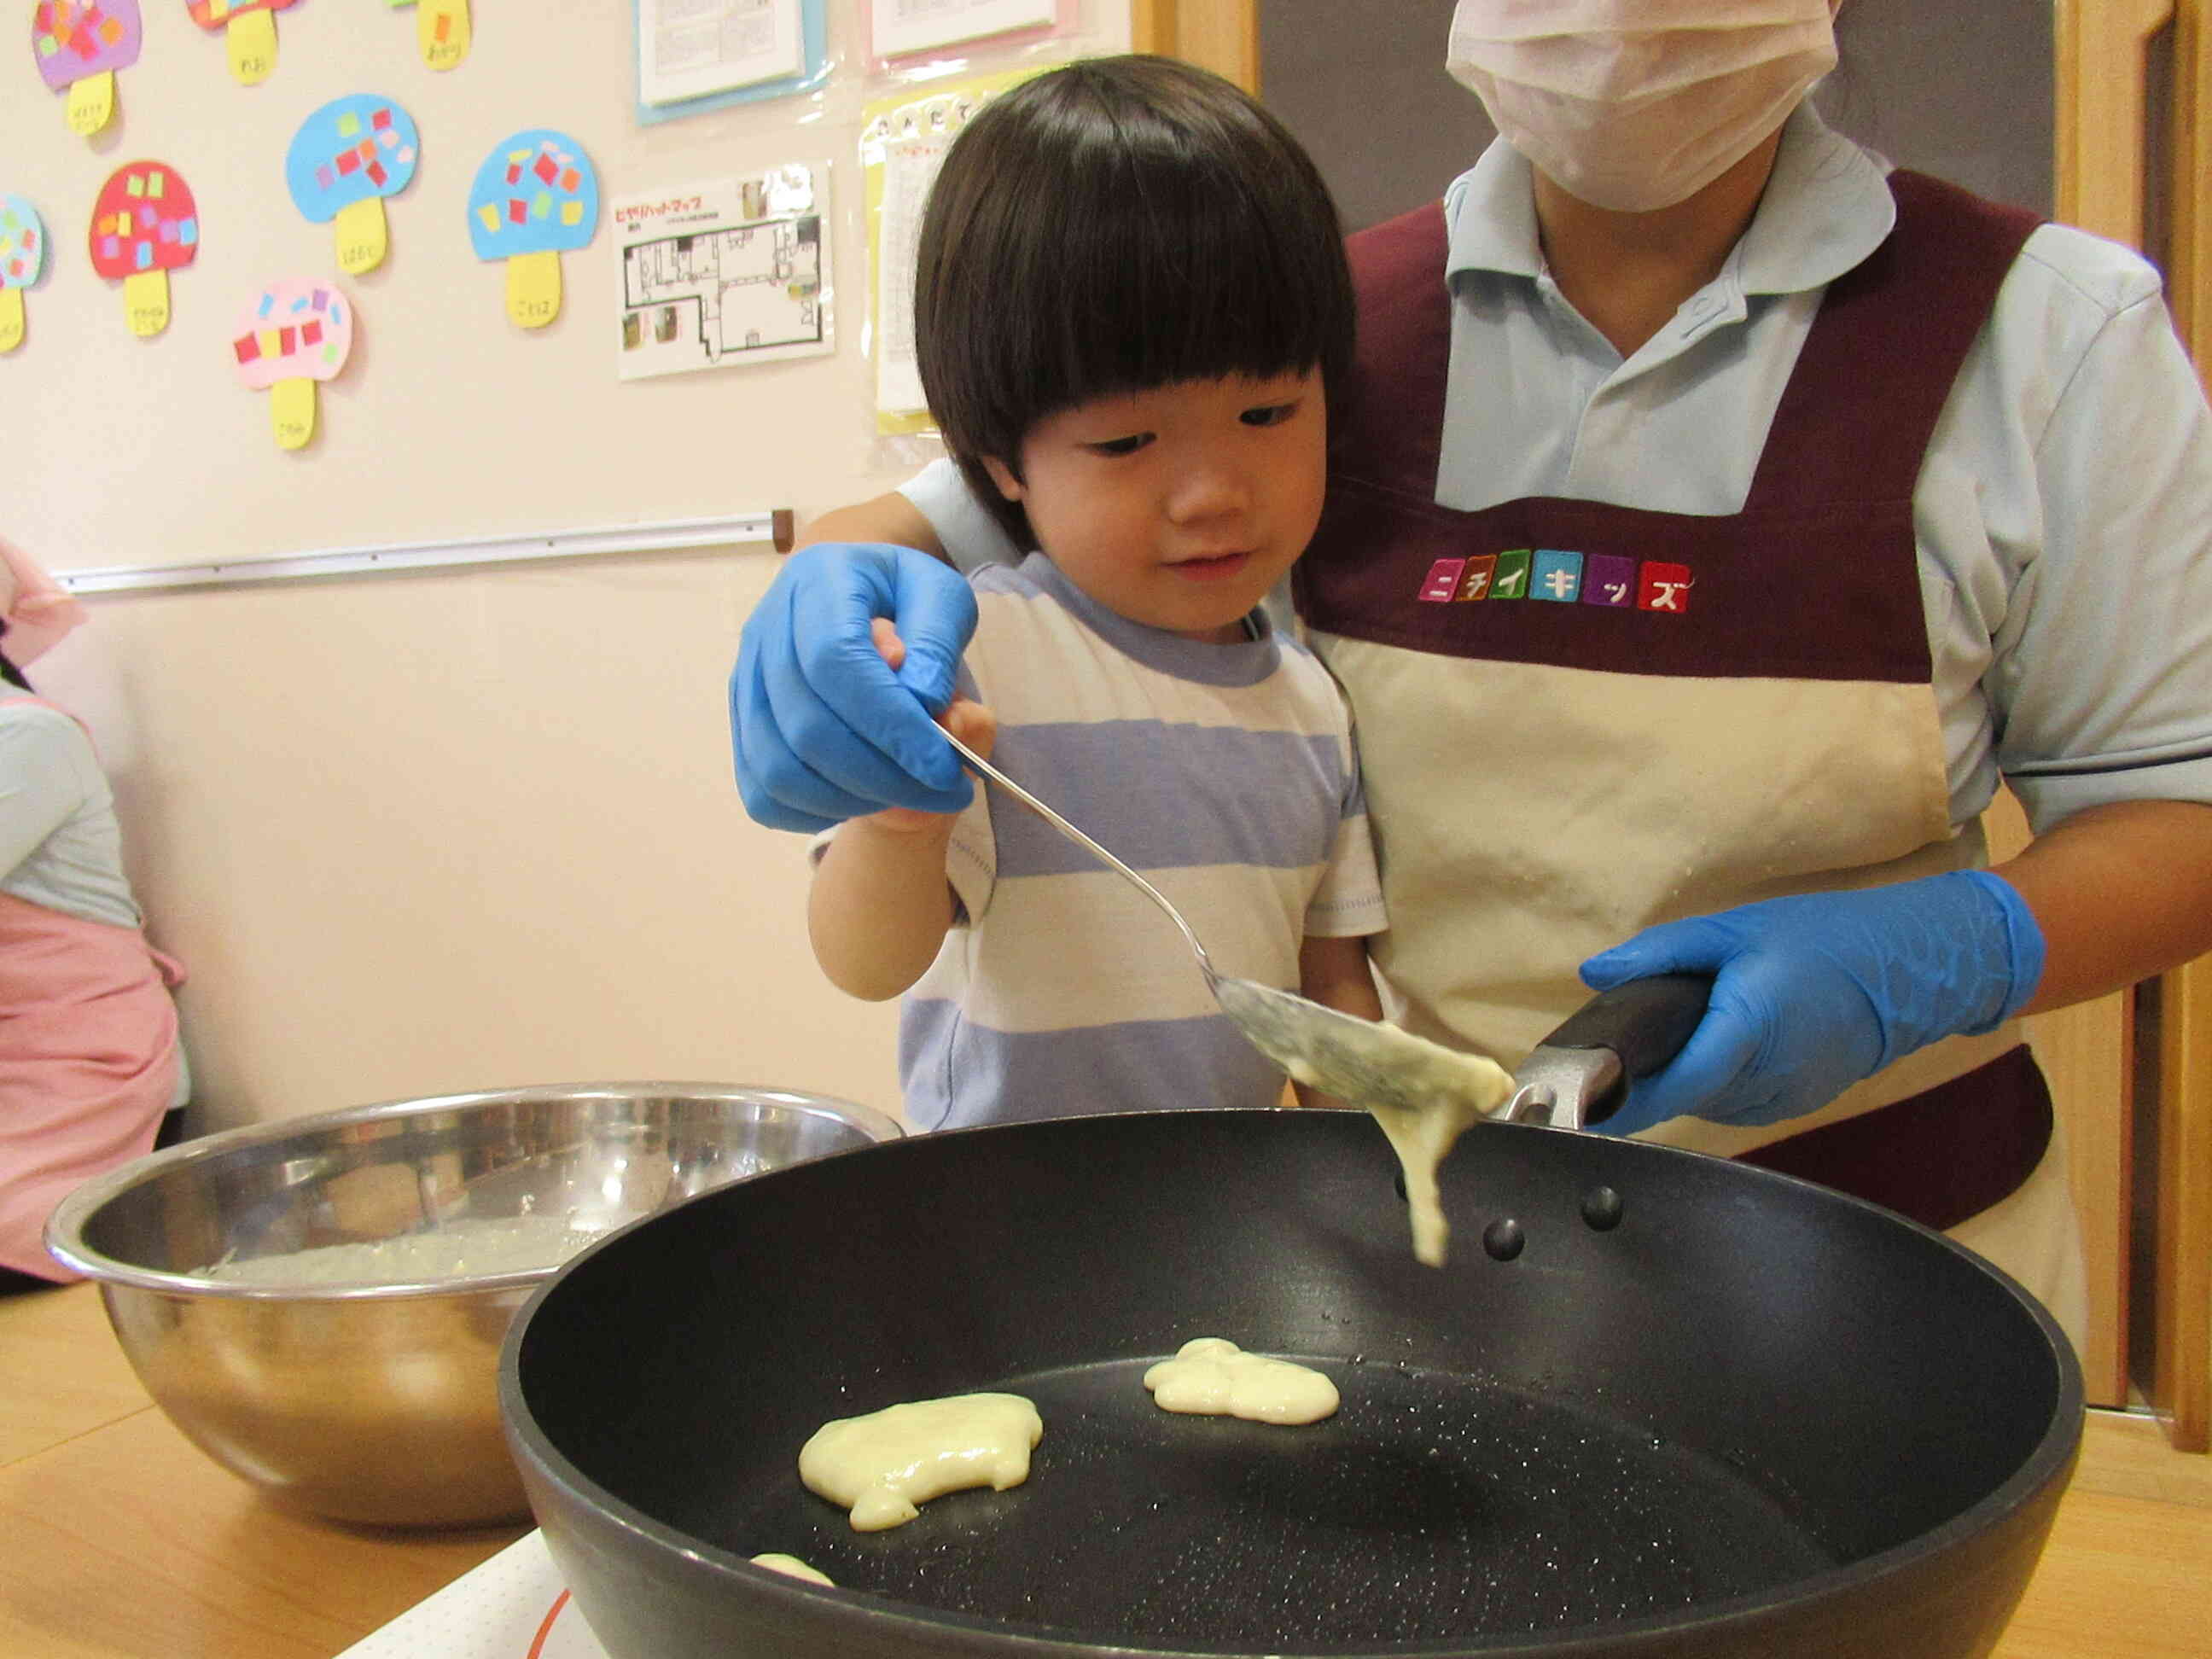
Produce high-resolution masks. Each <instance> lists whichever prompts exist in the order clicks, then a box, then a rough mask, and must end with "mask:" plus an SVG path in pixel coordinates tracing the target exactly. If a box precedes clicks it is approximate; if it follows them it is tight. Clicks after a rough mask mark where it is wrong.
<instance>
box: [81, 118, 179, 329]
mask: <svg viewBox="0 0 2212 1659" xmlns="http://www.w3.org/2000/svg"><path fill="white" fill-rule="evenodd" d="M91 240H92V268H93V269H94V270H96V271H98V272H99V273H100V275H101V276H105V277H106V278H107V279H108V281H110V282H114V281H116V280H117V279H118V278H120V279H121V281H122V283H123V310H124V314H125V316H126V317H127V318H128V319H130V323H131V332H132V333H133V334H136V335H137V336H138V337H140V338H141V339H145V338H149V337H151V336H153V335H156V334H159V333H160V332H161V331H162V330H163V329H165V328H167V326H168V325H169V273H170V272H171V271H173V270H180V269H182V268H183V267H184V266H185V265H188V264H191V262H192V260H193V258H194V257H195V256H196V255H197V253H198V252H199V251H200V219H199V210H198V209H197V207H195V206H194V205H193V204H192V192H191V190H190V189H189V188H188V187H187V186H186V185H185V181H184V179H183V178H182V177H180V176H179V173H177V170H176V169H175V168H174V167H168V166H167V165H165V164H164V163H162V162H160V161H128V162H125V164H124V165H123V166H121V167H118V168H116V169H115V171H114V172H112V173H109V174H108V175H107V182H106V184H105V185H101V186H100V200H99V201H98V202H97V203H96V204H94V207H93V210H92V239H91Z"/></svg>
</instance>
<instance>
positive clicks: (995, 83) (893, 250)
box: [860, 64, 1049, 433]
mask: <svg viewBox="0 0 2212 1659" xmlns="http://www.w3.org/2000/svg"><path fill="white" fill-rule="evenodd" d="M1048 67H1049V66H1048V65H1047V64H1024V66H1022V67H1021V68H1019V69H1013V70H1001V71H1000V72H999V73H997V74H994V75H982V76H975V77H973V78H972V79H969V80H964V81H958V82H952V83H951V84H949V85H940V86H935V87H933V88H929V89H927V90H926V91H924V92H921V93H920V94H913V93H908V94H902V95H899V96H895V97H892V98H890V99H886V100H883V101H881V102H878V103H874V104H870V105H868V106H866V107H865V108H864V109H863V110H862V111H861V125H860V168H861V176H862V178H863V179H864V180H865V183H866V196H867V222H868V316H869V320H870V325H871V328H870V336H869V342H868V344H869V349H871V350H872V352H873V353H874V355H875V360H876V430H877V431H878V432H884V433H905V432H927V431H928V430H930V429H931V422H930V418H929V408H928V400H927V398H924V397H923V395H922V391H921V368H920V366H919V364H918V363H917V362H916V359H915V341H914V272H915V255H916V252H917V251H918V246H919V244H920V242H921V214H922V209H923V207H924V206H925V205H926V204H927V203H928V200H929V187H930V185H933V183H935V182H936V179H937V169H938V168H939V167H941V166H943V165H944V162H945V151H946V150H948V149H951V146H952V141H953V139H954V138H955V137H957V136H958V135H959V132H960V129H961V128H963V127H964V126H966V125H968V119H969V117H970V116H972V115H973V114H974V113H975V111H976V110H977V109H978V108H980V107H981V106H982V104H983V103H984V101H985V100H987V99H989V98H990V97H991V96H992V95H993V94H995V93H998V92H1000V91H1003V90H1004V89H1005V88H1007V87H1010V86H1012V85H1015V84H1016V83H1017V82H1022V81H1025V80H1027V79H1028V78H1029V77H1030V76H1032V75H1036V74H1037V73H1039V72H1040V71H1042V70H1044V69H1046V68H1048Z"/></svg>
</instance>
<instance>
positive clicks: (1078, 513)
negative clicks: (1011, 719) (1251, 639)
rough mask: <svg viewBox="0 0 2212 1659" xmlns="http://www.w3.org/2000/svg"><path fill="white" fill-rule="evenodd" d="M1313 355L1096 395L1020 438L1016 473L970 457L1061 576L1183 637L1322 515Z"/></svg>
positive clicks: (1206, 632)
mask: <svg viewBox="0 0 2212 1659" xmlns="http://www.w3.org/2000/svg"><path fill="white" fill-rule="evenodd" d="M1327 437H1328V417H1327V414H1326V411H1325V410H1324V408H1323V406H1322V381H1321V374H1320V373H1319V371H1317V370H1316V371H1314V372H1311V373H1308V374H1283V375H1278V376H1276V377H1275V378H1273V379H1272V380H1249V379H1246V378H1243V377H1242V376H1236V377H1232V378H1231V379H1228V380H1189V381H1182V382H1180V383H1178V384H1176V385H1173V386H1157V387H1154V388H1153V389H1152V390H1151V391H1149V392H1129V393H1127V394H1126V395H1122V396H1119V397H1111V398H1094V399H1093V400H1092V401H1091V402H1090V403H1086V404H1077V405H1076V406H1075V407H1074V408H1073V409H1065V410H1060V413H1058V414H1056V415H1053V416H1048V417H1046V418H1045V419H1044V420H1042V421H1040V422H1037V424H1036V426H1035V427H1033V428H1030V433H1029V435H1028V436H1027V437H1026V438H1024V440H1023V441H1022V453H1021V465H1022V476H1021V477H1020V479H1019V480H1017V479H1016V478H1015V477H1014V476H1013V474H1012V471H1009V470H1008V469H1007V468H1006V465H1004V464H1002V463H1001V462H1000V461H998V460H995V459H986V460H985V462H984V465H985V466H986V467H987V468H988V470H989V471H990V474H991V477H992V479H993V481H994V483H997V485H998V486H999V490H1000V494H1002V495H1005V496H1006V498H1007V499H1008V500H1009V501H1019V502H1020V503H1021V504H1022V507H1023V508H1024V510H1025V511H1026V512H1027V513H1028V514H1029V520H1030V528H1031V529H1032V530H1034V531H1035V532H1036V538H1037V545H1038V546H1039V547H1041V548H1042V549H1043V550H1044V551H1045V553H1046V554H1047V555H1048V556H1049V557H1050V558H1051V560H1052V562H1054V564H1055V565H1057V566H1059V567H1060V570H1061V571H1062V572H1063V573H1064V574H1066V577H1067V579H1068V580H1070V581H1072V582H1073V583H1074V584H1075V585H1076V586H1078V587H1079V588H1081V589H1082V590H1083V591H1084V592H1085V593H1087V594H1089V595H1090V596H1091V598H1092V599H1096V600H1097V601H1098V602H1099V603H1100V604H1101V605H1105V606H1106V607H1107V608H1108V609H1109V610H1111V611H1115V612H1117V613H1118V614H1120V615H1121V616H1124V617H1128V618H1130V619H1131V620H1132V621H1133V622H1140V623H1148V624H1149V625H1151V626H1152V627H1154V628H1164V629H1170V630H1172V631H1173V632H1175V633H1177V634H1183V635H1188V636H1190V637H1191V638H1194V639H1201V640H1208V641H1232V640H1237V639H1242V638H1243V629H1241V628H1240V627H1239V626H1238V624H1239V623H1240V622H1241V620H1242V619H1243V617H1244V616H1245V614H1246V613H1247V612H1249V611H1250V610H1251V609H1252V608H1253V607H1254V606H1255V605H1258V604H1259V603H1260V601H1261V599H1263V598H1265V597H1266V596H1267V591H1268V589H1270V588H1272V587H1273V586H1274V585H1275V584H1276V582H1278V581H1279V580H1281V579H1282V576H1283V574H1284V573H1285V571H1287V570H1288V569H1289V568H1291V564H1292V563H1293V562H1295V561H1296V560H1297V556H1298V555H1299V554H1301V553H1303V552H1304V551H1305V546H1306V543H1307V542H1308V541H1310V539H1312V537H1313V532H1314V526H1315V525H1316V523H1317V522H1318V521H1319V520H1320V518H1321V502H1322V477H1323V472H1324V461H1325V455H1324V447H1325V444H1326V441H1327Z"/></svg>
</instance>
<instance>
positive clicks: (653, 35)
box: [637, 0, 803, 104]
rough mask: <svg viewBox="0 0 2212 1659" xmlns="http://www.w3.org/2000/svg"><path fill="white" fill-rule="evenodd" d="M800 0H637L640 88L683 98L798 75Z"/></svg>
mask: <svg viewBox="0 0 2212 1659" xmlns="http://www.w3.org/2000/svg"><path fill="white" fill-rule="evenodd" d="M802 61H803V47H802V43H801V41H800V39H799V0H637V73H638V96H639V99H640V100H641V101H642V102H644V103H647V104H673V103H679V102H681V101H683V100H685V99H687V98H703V97H706V96H708V94H713V93H717V92H727V91H729V90H730V89H732V88H735V87H749V86H751V85H753V84H755V83H756V82H762V81H772V80H775V79H776V78H778V77H779V76H789V75H796V74H798V73H799V70H800V68H801V65H802Z"/></svg>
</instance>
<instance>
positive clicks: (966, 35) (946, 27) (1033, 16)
mask: <svg viewBox="0 0 2212 1659" xmlns="http://www.w3.org/2000/svg"><path fill="white" fill-rule="evenodd" d="M1058 11H1059V0H869V18H868V22H869V30H870V39H871V43H872V46H874V49H875V51H876V52H878V54H879V55H881V56H883V57H885V58H896V57H900V56H902V55H903V54H905V53H908V52H927V51H929V50H931V49H932V48H933V47H936V46H958V45H959V44H961V43H962V42H963V41H967V40H982V39H984V38H985V37H986V36H988V35H994V34H1008V33H1012V32H1013V31H1014V30H1016V29H1027V28H1040V27H1043V26H1044V25H1046V24H1048V23H1050V22H1052V21H1054V17H1055V16H1056V15H1058Z"/></svg>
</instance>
